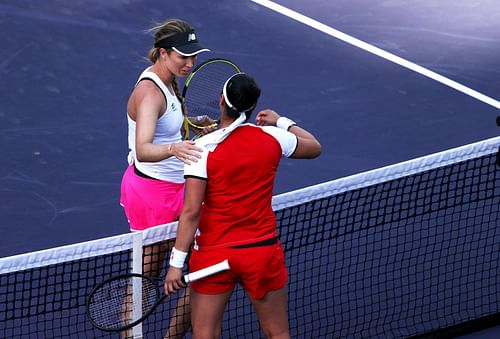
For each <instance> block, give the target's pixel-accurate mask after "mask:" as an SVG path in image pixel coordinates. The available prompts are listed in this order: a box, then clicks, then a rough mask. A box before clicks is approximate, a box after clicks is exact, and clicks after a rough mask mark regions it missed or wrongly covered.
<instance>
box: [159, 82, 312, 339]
mask: <svg viewBox="0 0 500 339" xmlns="http://www.w3.org/2000/svg"><path fill="white" fill-rule="evenodd" d="M259 96H260V88H259V87H258V85H257V84H256V82H255V80H254V79H253V78H251V77H250V76H248V75H246V74H244V73H239V74H236V75H234V76H232V77H231V78H229V79H228V81H227V82H226V83H225V85H224V88H223V91H222V93H221V96H220V110H221V122H220V126H221V128H220V129H219V130H217V131H215V132H212V133H211V134H208V135H206V136H204V137H202V138H200V139H199V140H198V141H197V146H199V147H200V148H203V149H204V151H203V153H202V158H201V159H200V160H199V161H198V162H196V163H191V164H190V165H186V166H185V168H184V176H185V178H186V186H185V198H184V207H183V210H182V214H181V216H180V219H179V226H178V230H177V239H176V242H175V247H174V249H173V250H172V253H171V257H170V268H169V270H168V273H167V276H166V278H165V286H164V287H165V293H167V294H170V293H174V292H175V291H176V290H178V289H179V288H181V287H183V286H184V285H183V283H182V282H181V276H182V268H183V267H184V261H185V259H186V256H187V253H188V251H189V249H190V247H191V245H192V242H193V239H195V243H194V246H193V251H192V255H191V258H190V261H189V268H190V270H191V271H196V270H199V269H202V268H204V267H207V266H209V265H211V264H215V263H217V262H220V261H222V260H224V259H228V260H229V265H230V266H231V269H230V270H229V271H225V272H222V273H218V274H216V275H213V276H211V277H208V278H206V279H203V280H201V281H197V282H193V283H192V284H191V293H192V294H191V322H192V328H193V338H218V337H220V334H221V323H222V319H223V314H224V309H225V307H226V304H227V302H228V301H229V298H230V296H231V293H232V292H233V289H234V288H235V286H236V284H237V283H239V284H241V285H242V286H243V288H244V289H245V291H246V292H247V295H248V297H249V298H250V300H251V302H252V304H253V306H254V308H255V310H256V312H257V316H258V318H259V322H260V326H261V328H262V331H263V332H264V334H265V335H266V337H268V338H289V329H288V295H287V294H288V292H287V286H286V285H287V281H288V272H287V269H286V266H285V259H284V253H283V249H282V247H281V244H280V242H279V240H278V233H277V229H276V218H275V215H274V212H273V210H272V205H271V199H272V194H273V186H274V178H275V176H276V171H277V169H278V165H279V162H280V159H281V158H282V157H283V156H285V157H289V158H315V157H317V156H319V155H320V153H321V145H320V143H319V142H318V141H317V140H316V138H315V137H314V136H313V135H312V134H311V133H309V132H307V131H306V130H304V129H302V128H300V127H299V126H297V125H296V124H295V123H294V122H293V121H292V120H290V119H288V118H285V117H280V116H279V115H278V113H276V112H274V111H272V110H264V111H261V112H259V113H258V114H257V117H256V122H257V123H256V125H254V124H251V123H248V122H247V121H248V120H249V118H250V115H251V113H252V112H253V110H254V109H255V106H256V104H257V100H258V98H259Z"/></svg>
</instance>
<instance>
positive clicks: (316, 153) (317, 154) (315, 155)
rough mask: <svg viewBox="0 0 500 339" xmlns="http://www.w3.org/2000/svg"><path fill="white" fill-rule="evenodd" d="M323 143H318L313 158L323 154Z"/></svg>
mask: <svg viewBox="0 0 500 339" xmlns="http://www.w3.org/2000/svg"><path fill="white" fill-rule="evenodd" d="M321 151H322V149H321V144H320V143H319V142H317V143H316V147H315V153H314V156H313V158H317V157H319V156H320V155H321Z"/></svg>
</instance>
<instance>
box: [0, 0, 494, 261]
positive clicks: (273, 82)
mask: <svg viewBox="0 0 500 339" xmlns="http://www.w3.org/2000/svg"><path fill="white" fill-rule="evenodd" d="M305 3H306V2H304V1H299V0H288V1H284V0H281V1H279V2H278V3H265V2H263V3H257V2H253V1H249V0H248V1H247V0H220V1H215V2H209V1H201V0H198V1H189V2H186V1H178V0H172V1H168V2H166V1H149V0H147V1H135V0H108V1H101V0H73V1H62V0H48V1H43V2H41V1H35V0H3V1H2V2H1V4H0V41H1V44H2V48H1V49H0V74H1V78H2V81H1V82H0V102H1V104H0V152H1V153H0V154H1V157H2V165H1V166H0V201H1V204H0V218H1V220H2V222H1V230H2V240H1V242H0V243H1V246H0V256H8V255H14V254H19V253H24V252H29V251H33V250H40V249H45V248H50V247H56V246H62V245H66V244H71V243H75V242H81V241H86V240H92V239H97V238H101V237H105V236H111V235H116V234H121V233H125V232H127V231H128V225H127V220H126V219H125V217H124V215H123V211H122V208H121V206H120V205H119V203H118V201H119V188H120V180H121V176H122V173H123V171H124V170H125V167H126V166H127V161H126V158H127V152H128V148H127V125H126V113H125V106H126V100H127V97H128V95H129V93H130V90H131V88H132V86H133V84H134V82H135V80H136V78H137V76H138V75H139V74H140V72H141V71H142V69H143V68H144V67H146V66H147V63H146V62H145V61H144V59H143V58H144V56H145V55H146V53H147V51H148V49H149V47H150V46H151V45H152V38H151V37H150V35H149V34H148V33H146V32H145V30H146V29H147V28H149V27H150V26H151V25H152V23H153V22H154V21H162V20H164V19H166V18H170V17H179V18H183V19H185V20H186V21H188V22H190V23H191V24H192V25H194V26H195V27H196V28H197V32H198V35H199V37H200V39H201V40H202V41H203V42H204V43H205V45H207V46H208V47H209V48H210V49H211V50H212V52H211V53H207V54H204V55H202V56H201V57H200V59H199V60H200V61H202V60H204V59H206V58H210V57H227V58H230V59H233V60H234V61H235V62H236V63H238V64H239V65H240V66H241V67H242V68H243V70H244V71H246V72H247V73H249V74H251V75H253V76H254V77H255V78H256V79H257V81H258V82H259V83H260V85H261V87H262V93H263V94H262V97H261V101H260V104H259V106H258V108H260V109H263V108H267V107H271V108H273V109H275V110H276V111H278V112H279V113H281V114H282V115H287V116H289V117H291V118H293V119H295V120H296V121H297V122H298V123H299V124H300V125H301V126H303V127H305V128H307V129H309V130H310V131H312V132H313V133H314V134H316V135H317V137H318V138H319V140H320V141H321V143H322V146H323V154H322V155H321V157H320V158H318V159H316V160H313V161H307V160H294V161H292V160H283V163H282V166H281V169H280V171H279V174H278V179H277V182H276V187H275V192H276V194H278V193H283V192H287V191H291V190H295V189H299V188H302V187H306V186H309V185H314V184H318V183H321V182H325V181H329V180H333V179H337V178H340V177H344V176H348V175H352V174H355V173H360V172H363V171H367V170H371V169H375V168H379V167H382V166H386V165H391V164H394V163H398V162H401V161H405V160H409V159H413V158H416V157H420V156H424V155H427V154H431V153H435V152H439V151H443V150H446V149H449V148H453V147H458V146H461V145H465V144H469V143H472V142H475V141H479V140H483V139H487V138H491V137H494V136H497V135H499V132H500V128H498V127H497V126H496V124H495V119H496V117H497V115H499V113H500V112H499V109H498V108H499V106H498V105H499V103H498V101H497V100H498V99H499V93H500V81H499V80H498V79H499V78H500V37H499V36H498V32H499V31H500V7H499V6H498V5H497V1H496V0H477V1H465V0H459V1H456V0H439V1H437V0H420V1H418V2H417V1H413V2H411V4H408V2H407V1H402V0H401V1H398V0H385V1H384V0H355V1H351V0H336V1H326V0H321V1H319V0H308V1H307V5H305ZM274 4H278V5H282V6H285V7H286V8H287V9H289V10H292V11H294V12H290V11H288V12H286V15H284V14H282V13H280V12H279V11H277V9H276V8H275V9H271V8H268V7H266V6H265V5H270V6H271V5H274ZM287 15H288V16H287ZM299 19H300V20H299ZM344 34H345V35H344ZM372 47H375V48H372ZM370 49H372V50H370ZM394 57H396V58H395V59H396V61H398V62H399V63H398V62H394V60H391V59H394ZM398 58H399V59H398ZM401 63H403V64H405V63H406V64H405V65H406V66H407V67H405V66H402V65H401ZM427 73H430V74H427ZM436 79H437V80H436Z"/></svg>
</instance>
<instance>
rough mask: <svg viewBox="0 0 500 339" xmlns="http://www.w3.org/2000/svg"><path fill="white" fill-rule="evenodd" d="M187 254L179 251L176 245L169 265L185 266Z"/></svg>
mask: <svg viewBox="0 0 500 339" xmlns="http://www.w3.org/2000/svg"><path fill="white" fill-rule="evenodd" d="M187 255H188V254H187V252H182V251H179V250H178V249H176V248H175V247H174V248H172V252H171V253H170V261H169V265H170V266H172V267H177V268H183V267H184V261H185V260H186V257H187Z"/></svg>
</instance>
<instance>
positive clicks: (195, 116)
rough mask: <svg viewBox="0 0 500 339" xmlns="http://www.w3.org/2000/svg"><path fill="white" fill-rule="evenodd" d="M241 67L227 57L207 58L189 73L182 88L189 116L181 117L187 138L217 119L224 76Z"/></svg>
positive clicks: (239, 70)
mask: <svg viewBox="0 0 500 339" xmlns="http://www.w3.org/2000/svg"><path fill="white" fill-rule="evenodd" d="M240 72H241V69H240V68H239V67H238V65H236V64H235V63H234V62H232V61H231V60H228V59H222V58H216V59H208V60H206V61H204V62H203V63H201V64H199V65H198V66H197V67H196V68H195V69H194V70H193V71H192V72H191V74H190V75H189V76H188V78H187V79H186V82H185V83H184V88H183V90H182V96H181V99H182V103H183V104H184V105H185V106H186V108H187V112H188V117H186V118H185V119H184V133H185V136H186V139H190V138H191V137H192V136H191V134H190V131H191V130H193V132H194V137H197V136H198V135H199V133H200V131H201V130H202V129H203V128H205V127H216V126H217V123H218V122H219V120H220V110H219V98H220V94H221V92H222V87H223V86H224V84H225V82H226V81H227V79H229V78H230V77H231V76H233V75H234V74H236V73H240Z"/></svg>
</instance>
